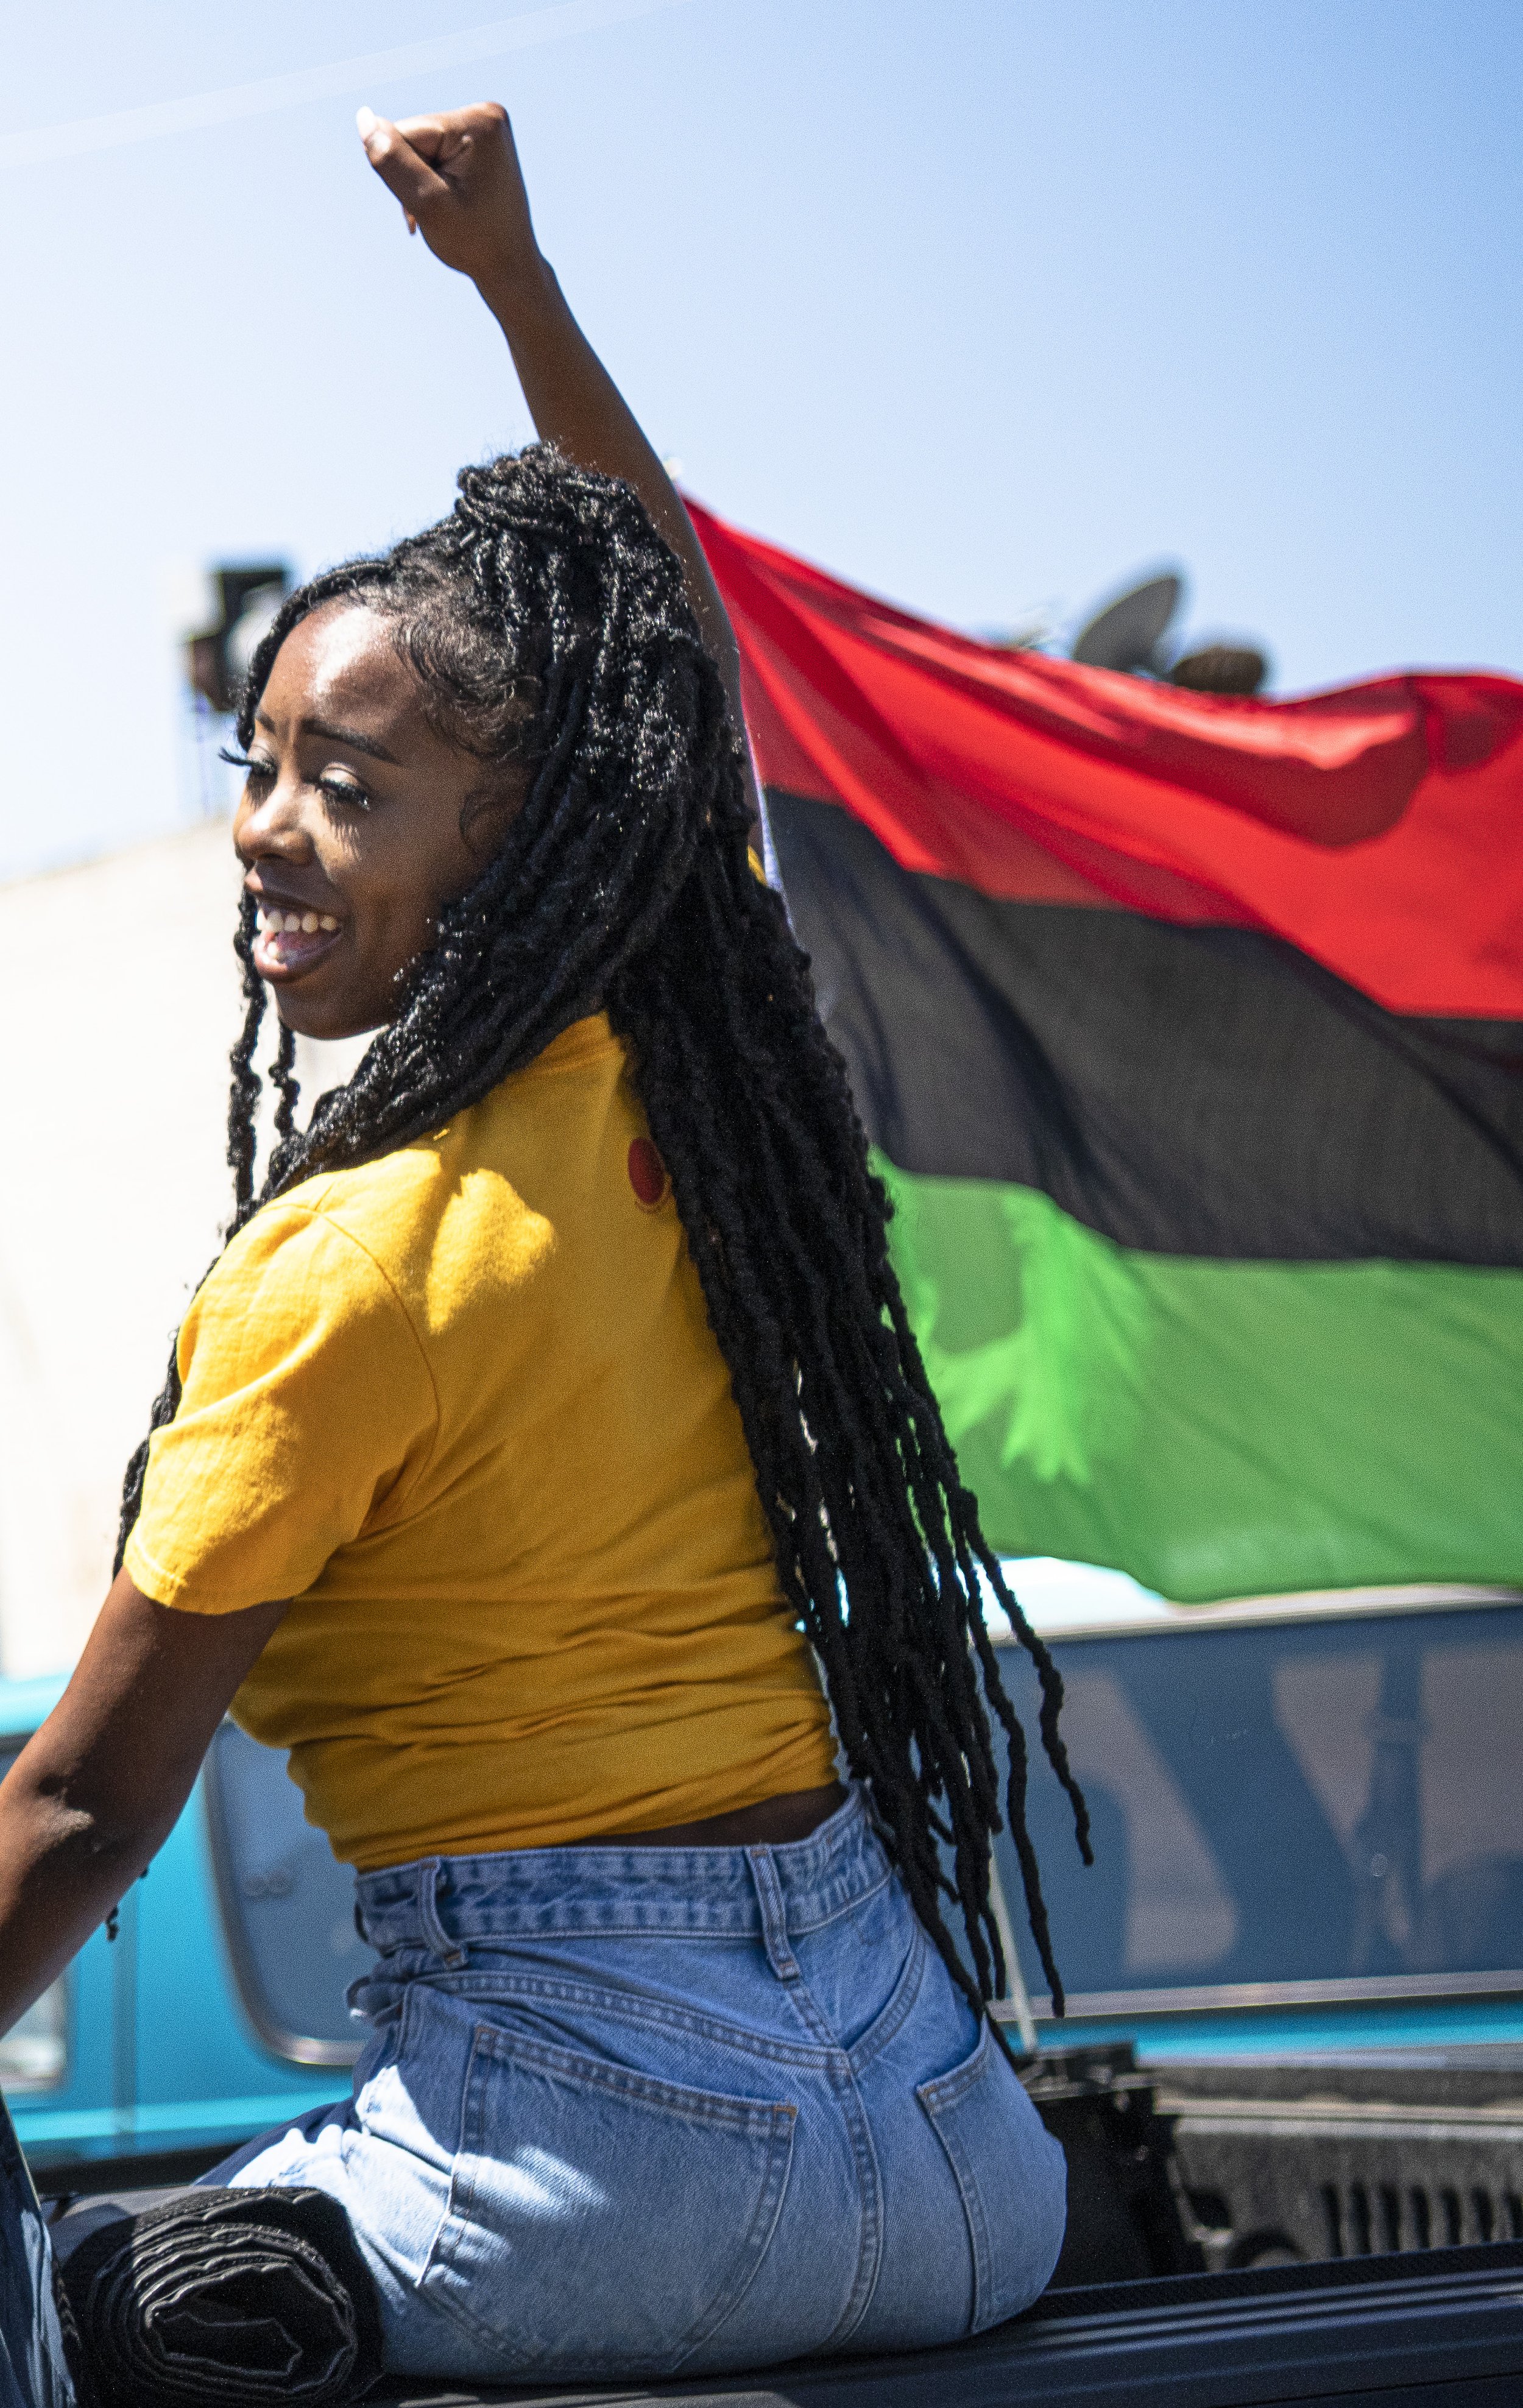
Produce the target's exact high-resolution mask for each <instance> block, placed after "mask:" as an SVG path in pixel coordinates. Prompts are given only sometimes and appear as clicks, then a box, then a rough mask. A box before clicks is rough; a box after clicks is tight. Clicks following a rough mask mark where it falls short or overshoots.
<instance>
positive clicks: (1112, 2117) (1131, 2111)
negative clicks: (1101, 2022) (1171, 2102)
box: [1021, 2042, 1205, 2287]
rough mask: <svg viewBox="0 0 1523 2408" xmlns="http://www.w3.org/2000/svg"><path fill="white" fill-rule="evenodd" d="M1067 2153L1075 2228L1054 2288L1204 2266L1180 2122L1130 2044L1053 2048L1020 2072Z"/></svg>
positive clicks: (1067, 2233) (1065, 2241)
mask: <svg viewBox="0 0 1523 2408" xmlns="http://www.w3.org/2000/svg"><path fill="white" fill-rule="evenodd" d="M1021 2080H1022V2081H1023V2082H1024V2083H1025V2085H1026V2087H1027V2092H1028V2093H1029V2095H1030V2098H1031V2101H1032V2103H1033V2105H1034V2106H1035V2108H1036V2110H1037V2112H1038V2114H1040V2115H1041V2117H1042V2122H1043V2123H1044V2124H1045V2125H1046V2127H1047V2129H1048V2131H1049V2132H1051V2133H1052V2135H1053V2137H1054V2138H1055V2140H1057V2141H1059V2142H1061V2143H1062V2146H1063V2155H1064V2156H1065V2157H1066V2158H1067V2159H1068V2169H1069V2199H1068V2228H1067V2230H1066V2231H1065V2233H1064V2236H1063V2250H1062V2255H1061V2256H1060V2257H1059V2258H1058V2261H1057V2268H1056V2272H1055V2273H1054V2275H1053V2284H1054V2286H1055V2287H1069V2286H1072V2285H1074V2284H1079V2283H1128V2282H1138V2281H1142V2279H1144V2278H1145V2277H1146V2276H1148V2275H1150V2274H1185V2273H1195V2272H1200V2270H1201V2269H1202V2268H1203V2267H1204V2264H1205V2260H1204V2258H1203V2257H1202V2256H1201V2253H1200V2245H1199V2243H1197V2241H1196V2239H1195V2236H1194V2231H1193V2229H1192V2220H1191V2219H1190V2218H1189V2215H1188V2212H1187V2210H1186V2208H1185V2200H1184V2195H1183V2191H1182V2188H1181V2186H1180V2184H1179V2180H1178V2176H1177V2174H1176V2171H1175V2169H1174V2162H1173V2146H1172V2128H1171V2123H1170V2121H1169V2119H1168V2118H1167V2117H1166V2116H1162V2115H1160V2114H1158V2113H1157V2106H1156V2103H1155V2096H1154V2085H1153V2083H1152V2080H1151V2079H1150V2077H1149V2076H1148V2075H1147V2074H1145V2073H1142V2072H1140V2071H1139V2070H1138V2067H1137V2062H1136V2059H1135V2057H1134V2056H1133V2054H1132V2050H1131V2047H1130V2044H1129V2043H1126V2042H1124V2043H1122V2044H1121V2045H1119V2046H1114V2047H1105V2048H1065V2049H1044V2050H1043V2051H1042V2055H1041V2056H1040V2057H1033V2058H1031V2059H1029V2060H1028V2061H1027V2063H1026V2064H1025V2065H1023V2067H1022V2068H1021Z"/></svg>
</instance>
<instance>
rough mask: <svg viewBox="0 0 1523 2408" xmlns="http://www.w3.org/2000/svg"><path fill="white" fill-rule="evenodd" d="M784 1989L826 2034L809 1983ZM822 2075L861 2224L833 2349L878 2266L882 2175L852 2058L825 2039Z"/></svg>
mask: <svg viewBox="0 0 1523 2408" xmlns="http://www.w3.org/2000/svg"><path fill="white" fill-rule="evenodd" d="M784 1995H785V1996H786V1998H787V2000H788V2003H789V2005H790V2006H791V2007H792V2008H793V2010H794V2012H795V2014H797V2017H798V2019H799V2021H800V2023H802V2024H803V2025H804V2027H805V2028H806V2029H807V2030H810V2031H817V2032H820V2033H822V2034H824V2035H825V2037H826V2040H830V2038H831V2035H830V2026H829V2022H828V2020H827V2018H826V2016H824V2015H823V2014H821V2013H820V2010H819V2007H818V2005H817V2004H816V2002H815V2000H814V1997H813V1994H812V1991H811V1989H810V1986H809V1984H808V1983H807V1982H806V1981H804V1980H803V1979H802V1978H800V1979H799V1980H797V1981H796V1982H789V1983H788V1984H787V1985H786V1986H785V1991H784ZM826 2078H827V2080H828V2082H829V2085H830V2089H831V2093H832V2095H833V2097H834V2099H835V2101H836V2105H837V2108H838V2110H839V2112H840V2114H841V2122H842V2124H843V2125H844V2126H845V2128H846V2132H847V2136H848V2138H849V2140H850V2142H851V2144H852V2160H853V2163H854V2165H855V2169H856V2187H857V2198H858V2201H859V2204H860V2209H861V2217H862V2229H861V2235H860V2239H859V2241H858V2243H857V2253H856V2274H855V2280H854V2281H853V2284H852V2287H851V2290H850V2292H849V2294H848V2296H847V2300H846V2305H845V2306H844V2307H843V2308H842V2310H841V2315H840V2316H839V2317H838V2318H837V2320H836V2323H835V2325H834V2327H833V2328H832V2329H831V2331H830V2333H829V2335H828V2337H827V2338H826V2341H825V2342H824V2343H822V2344H821V2346H822V2347H823V2348H825V2349H839V2348H840V2347H841V2346H842V2344H843V2343H846V2342H848V2341H849V2340H850V2339H851V2337H852V2335H853V2333H854V2332H855V2330H856V2329H857V2327H858V2325H860V2323H861V2322H862V2319H863V2317H864V2316H865V2315H867V2313H868V2310H869V2308H870V2306H871V2305H872V2295H873V2292H874V2291H875V2290H876V2288H877V2286H878V2269H879V2267H880V2266H881V2265H882V2263H883V2255H884V2213H883V2176H882V2173H881V2171H880V2169H879V2165H878V2152H877V2150H876V2149H875V2148H874V2146H873V2143H872V2126H871V2123H870V2121H869V2116H868V2111H867V2104H866V2102H865V2100H863V2097H862V2093H861V2091H860V2089H859V2088H858V2086H857V2081H856V2075H855V2071H853V2067H852V2060H851V2058H850V2057H848V2055H847V2054H846V2051H845V2050H844V2049H843V2048H841V2045H840V2043H839V2042H833V2041H832V2042H831V2046H830V2060H829V2063H828V2065H827V2066H826Z"/></svg>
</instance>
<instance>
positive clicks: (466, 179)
mask: <svg viewBox="0 0 1523 2408" xmlns="http://www.w3.org/2000/svg"><path fill="white" fill-rule="evenodd" d="M358 122H359V128H360V138H361V140H362V141H363V142H364V144H365V149H366V157H367V158H368V159H369V162H370V165H371V166H372V167H373V168H374V169H375V171H376V173H377V175H378V176H379V177H380V178H381V181H382V183H383V184H384V185H385V186H386V188H387V190H388V191H389V192H392V193H395V195H396V198H397V199H398V200H399V201H400V202H401V204H402V208H403V210H404V212H405V214H406V217H407V220H408V223H409V227H413V228H415V229H416V230H417V231H418V232H419V233H421V234H422V236H423V238H424V241H425V242H426V243H427V245H428V247H429V249H430V251H433V252H434V253H435V255H436V257H438V258H439V259H442V260H443V262H444V264H445V265H446V266H447V267H453V268H456V269H458V271H459V273H460V274H461V275H462V276H468V277H470V278H471V279H473V281H474V282H475V285H476V288H477V290H478V292H479V293H480V294H481V298H482V300H483V301H484V302H485V303H486V306H487V308H489V309H490V310H491V312H492V314H493V316H494V317H495V318H496V321H497V323H498V325H499V326H500V327H501V328H502V331H503V333H504V334H505V335H506V336H507V337H508V347H509V350H510V351H511V353H512V356H513V366H514V367H515V368H516V369H517V371H518V378H519V382H520V383H521V384H522V386H523V388H524V399H525V400H526V401H527V403H528V405H529V409H530V411H531V413H532V415H533V419H534V423H535V425H536V426H537V428H538V429H539V434H540V435H541V436H542V437H544V438H545V439H546V440H547V441H549V442H553V443H554V444H556V445H558V447H559V448H560V450H561V451H562V452H565V454H566V456H567V458H568V459H569V460H575V461H576V462H577V463H578V465H579V466H582V467H583V468H598V469H601V470H602V471H603V472H604V474H605V475H607V476H610V477H623V478H624V479H625V480H626V481H627V482H628V483H629V484H631V485H633V486H634V488H635V491H636V492H637V493H638V494H639V497H640V499H641V501H642V502H643V503H644V505H645V507H646V509H648V510H649V511H650V514H651V516H652V518H653V519H654V522H655V523H656V525H657V526H658V527H659V528H660V530H661V533H662V534H663V535H664V536H665V537H666V538H667V541H668V543H669V544H670V546H671V548H672V550H673V552H676V554H677V556H678V558H679V560H680V561H681V562H682V568H683V572H684V574H685V576H686V580H687V593H688V599H689V600H690V602H691V603H692V605H693V609H694V611H695V613H696V615H697V622H698V625H699V628H700V630H701V631H702V635H703V639H704V642H705V643H706V644H707V646H708V648H709V651H710V652H711V654H712V656H713V659H714V661H715V663H716V664H717V666H718V667H719V669H720V671H721V673H722V675H723V677H724V680H725V685H726V692H727V693H728V695H729V699H730V709H731V710H732V711H733V712H734V714H735V724H736V726H737V727H738V728H743V726H744V720H743V718H742V715H741V710H740V652H739V649H738V647H737V645H736V641H735V637H734V633H733V631H732V630H731V627H730V623H729V620H728V617H727V616H726V610H725V605H724V603H723V602H722V601H721V599H720V595H719V588H718V586H717V585H716V584H715V583H714V581H713V577H712V575H711V571H710V568H709V564H708V562H707V560H706V559H705V558H704V554H703V547H702V545H701V544H700V543H699V541H698V539H697V536H696V535H695V534H694V532H693V525H692V522H691V520H690V519H689V518H688V515H687V512H686V510H685V509H683V508H682V496H681V495H679V493H678V492H677V489H676V487H675V486H674V485H673V483H672V481H671V480H670V478H669V477H668V474H667V472H666V470H665V469H664V468H663V466H661V463H660V461H659V460H658V459H657V458H656V455H655V453H654V452H653V450H652V449H651V446H650V444H649V443H648V442H647V441H646V439H645V437H644V436H643V435H642V434H641V433H640V430H639V426H638V425H637V423H636V422H635V418H634V415H633V413H632V412H631V410H630V409H629V408H628V405H627V404H626V403H625V399H624V396H623V395H622V394H621V393H620V392H619V389H618V387H617V386H616V385H615V383H614V381H613V380H612V378H611V376H610V375H609V373H608V370H607V369H606V368H605V367H604V366H603V364H602V362H601V361H600V360H599V358H598V357H597V354H596V351H594V350H593V348H592V345H591V344H590V343H589V342H588V340H587V338H586V337H585V335H583V333H582V329H581V327H580V326H579V325H578V324H577V322H576V320H575V319H574V318H573V317H572V315H571V312H570V310H569V308H568V307H567V303H566V299H565V296H564V294H562V292H561V288H560V286H559V284H558V283H557V282H556V280H555V274H554V270H553V268H552V267H551V265H550V264H549V262H548V260H546V259H545V258H544V257H543V255H542V254H541V252H540V250H539V243H538V242H537V241H536V239H535V234H534V223H533V220H532V219H531V217H530V215H529V201H528V194H527V193H526V192H525V191H524V178H523V175H522V173H521V172H520V169H519V165H518V153H517V151H516V150H515V149H514V147H513V135H512V128H511V126H510V124H509V122H508V112H507V110H506V109H505V108H500V107H498V105H497V104H496V102H494V101H489V102H482V103H481V104H480V105H479V106H478V107H476V108H456V109H451V110H450V111H449V112H448V113H447V114H446V115H443V116H438V117H407V118H404V119H403V120H402V121H401V122H400V124H396V125H393V124H391V123H390V122H388V121H387V120H386V119H385V118H381V117H377V116H375V115H374V114H373V112H372V111H371V110H370V109H368V108H362V109H361V111H360V113H359V121H358Z"/></svg>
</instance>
